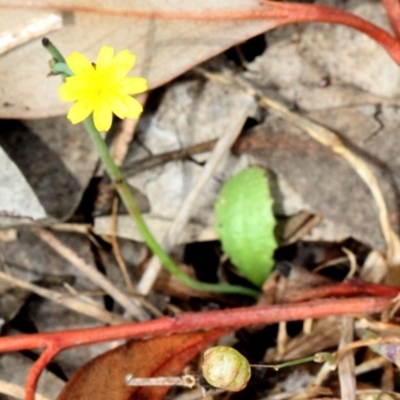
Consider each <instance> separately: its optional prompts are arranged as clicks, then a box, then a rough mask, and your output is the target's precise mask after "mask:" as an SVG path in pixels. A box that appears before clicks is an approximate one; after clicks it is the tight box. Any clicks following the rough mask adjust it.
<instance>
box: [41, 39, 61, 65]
mask: <svg viewBox="0 0 400 400" xmlns="http://www.w3.org/2000/svg"><path fill="white" fill-rule="evenodd" d="M42 44H43V46H44V47H45V48H46V50H47V51H48V52H49V53H50V54H51V55H52V56H53V58H54V61H55V62H58V63H64V64H65V58H64V56H63V55H62V54H61V53H60V52H59V51H58V49H57V47H56V46H54V44H53V43H51V41H50V40H49V39H48V38H47V37H44V38H43V39H42Z"/></svg>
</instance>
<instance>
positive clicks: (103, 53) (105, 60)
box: [96, 46, 114, 71]
mask: <svg viewBox="0 0 400 400" xmlns="http://www.w3.org/2000/svg"><path fill="white" fill-rule="evenodd" d="M113 57H114V49H113V48H112V47H111V46H103V47H102V48H101V49H100V51H99V55H98V56H97V61H96V69H97V70H98V71H102V70H103V69H106V68H108V67H109V66H110V65H111V63H112V61H113Z"/></svg>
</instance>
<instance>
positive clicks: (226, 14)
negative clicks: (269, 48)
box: [0, 0, 400, 64]
mask: <svg viewBox="0 0 400 400" xmlns="http://www.w3.org/2000/svg"><path fill="white" fill-rule="evenodd" d="M382 1H383V4H384V6H385V7H386V10H387V12H388V16H389V20H390V23H391V24H392V27H393V29H394V32H395V34H396V36H397V38H398V37H399V36H398V35H399V30H400V18H399V13H400V6H399V4H398V1H399V0H382ZM262 3H263V5H264V7H253V8H251V9H248V10H229V11H221V10H218V11H212V10H211V11H208V12H201V11H200V12H199V11H179V10H178V11H170V10H161V11H160V10H152V9H146V8H143V9H139V8H132V7H131V6H125V5H124V4H122V3H121V4H122V5H120V6H118V7H113V8H106V7H101V6H99V7H93V6H85V5H78V4H76V3H74V4H72V5H68V4H63V3H58V4H51V5H47V4H44V5H41V4H33V5H27V3H26V2H17V3H16V2H13V3H12V5H9V4H5V3H4V4H0V8H7V7H13V8H18V7H20V8H34V9H50V10H58V11H64V12H79V11H80V12H98V13H104V14H107V15H123V16H125V17H128V16H129V17H133V18H149V19H175V20H185V19H186V20H198V21H201V20H203V21H232V20H242V21H246V20H247V21H251V20H260V19H265V20H271V25H270V27H269V28H268V29H273V28H276V27H278V26H281V25H287V24H292V23H305V22H327V23H331V24H341V25H346V26H349V27H351V28H353V29H356V30H358V31H360V32H363V33H365V34H366V35H368V36H370V37H371V39H373V40H375V41H376V42H377V43H379V44H380V45H381V46H382V47H383V48H384V49H385V50H386V51H387V52H388V53H389V55H390V56H391V57H392V58H393V60H394V61H396V62H397V63H398V64H400V43H399V41H398V40H397V39H396V38H395V37H393V36H392V35H390V34H389V33H388V32H386V31H385V30H383V29H382V28H380V27H378V26H377V25H374V24H372V23H371V22H369V21H367V20H365V19H363V18H360V17H358V16H356V15H354V14H351V13H349V12H346V11H342V10H339V9H337V8H333V7H328V6H322V5H315V4H300V3H285V2H279V1H271V0H262Z"/></svg>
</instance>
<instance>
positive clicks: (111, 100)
mask: <svg viewBox="0 0 400 400" xmlns="http://www.w3.org/2000/svg"><path fill="white" fill-rule="evenodd" d="M107 103H108V105H109V106H110V108H111V111H112V112H113V113H114V114H115V115H116V116H117V117H118V118H121V119H124V118H125V117H126V114H127V112H128V108H127V106H126V105H125V102H124V100H123V98H121V97H120V96H117V95H116V94H113V93H109V94H108V96H107Z"/></svg>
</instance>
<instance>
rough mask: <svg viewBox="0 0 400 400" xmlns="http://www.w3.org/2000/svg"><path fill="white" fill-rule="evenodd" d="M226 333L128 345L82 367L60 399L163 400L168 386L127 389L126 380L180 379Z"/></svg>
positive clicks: (169, 337)
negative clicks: (188, 367)
mask: <svg viewBox="0 0 400 400" xmlns="http://www.w3.org/2000/svg"><path fill="white" fill-rule="evenodd" d="M224 333H226V332H225V331H221V330H218V331H215V330H213V331H209V332H199V333H186V334H179V335H171V336H166V337H160V338H154V339H149V340H138V341H133V342H129V343H127V344H125V345H123V346H120V347H117V348H116V349H114V350H111V351H109V352H107V353H104V354H102V355H101V356H99V357H97V358H95V359H93V360H92V361H90V362H89V363H87V364H86V365H84V366H83V367H82V368H80V369H79V370H78V371H77V372H76V373H75V374H74V375H73V376H72V378H71V379H70V381H69V382H68V383H67V385H66V386H65V387H64V389H63V391H62V392H61V394H60V396H59V397H58V399H57V400H76V399H96V400H124V399H127V400H128V399H133V398H135V399H139V398H140V399H141V400H146V399H148V400H161V399H163V398H164V396H165V394H166V392H167V391H168V390H169V387H165V386H164V387H163V386H158V387H157V386H149V387H139V386H128V385H127V384H126V383H125V377H126V376H127V375H133V376H134V377H143V378H150V377H165V376H179V375H180V374H181V372H182V370H183V368H184V367H185V366H186V365H187V364H188V363H189V361H190V360H191V359H192V358H193V357H195V356H196V355H197V354H198V353H199V352H200V351H201V350H202V349H203V348H204V347H205V346H207V345H208V344H209V343H211V342H213V341H215V340H216V339H218V338H219V337H221V336H222V335H223V334H224Z"/></svg>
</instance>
